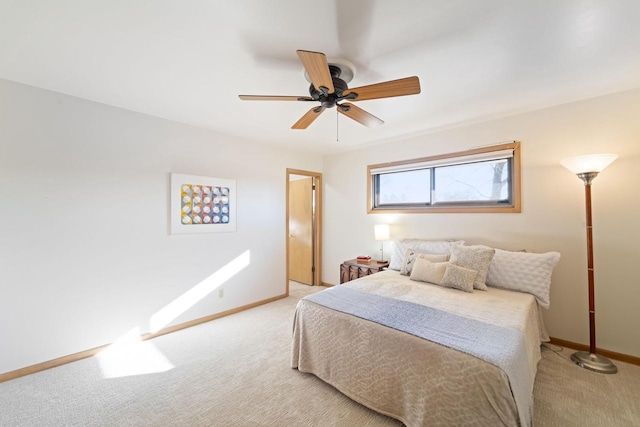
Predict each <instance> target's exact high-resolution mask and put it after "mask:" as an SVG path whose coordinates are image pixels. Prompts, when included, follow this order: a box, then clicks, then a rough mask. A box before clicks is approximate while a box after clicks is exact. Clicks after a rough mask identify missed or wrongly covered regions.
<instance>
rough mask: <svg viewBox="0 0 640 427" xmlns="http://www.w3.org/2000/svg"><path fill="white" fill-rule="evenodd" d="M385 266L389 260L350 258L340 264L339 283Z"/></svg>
mask: <svg viewBox="0 0 640 427" xmlns="http://www.w3.org/2000/svg"><path fill="white" fill-rule="evenodd" d="M386 267H389V261H384V262H380V261H373V260H371V261H369V262H362V261H358V260H356V259H350V260H349V261H345V262H343V263H342V264H340V283H344V282H348V281H350V280H354V279H358V278H360V277H364V276H368V275H370V274H374V273H377V272H379V271H382V270H383V269H384V268H386Z"/></svg>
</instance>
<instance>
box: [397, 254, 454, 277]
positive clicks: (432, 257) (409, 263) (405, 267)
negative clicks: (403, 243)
mask: <svg viewBox="0 0 640 427" xmlns="http://www.w3.org/2000/svg"><path fill="white" fill-rule="evenodd" d="M417 258H424V259H428V260H429V261H431V262H444V261H448V260H449V254H423V253H420V252H417V251H414V250H413V249H407V250H406V251H405V253H404V260H403V261H402V267H400V274H402V275H403V276H409V275H411V269H412V268H413V265H414V263H415V260H416V259H417Z"/></svg>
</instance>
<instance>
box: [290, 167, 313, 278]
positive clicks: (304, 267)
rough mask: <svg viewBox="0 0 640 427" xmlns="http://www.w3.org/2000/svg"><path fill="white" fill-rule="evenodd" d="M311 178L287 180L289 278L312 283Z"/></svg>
mask: <svg viewBox="0 0 640 427" xmlns="http://www.w3.org/2000/svg"><path fill="white" fill-rule="evenodd" d="M313 219H314V218H313V178H311V177H309V178H303V179H296V180H293V181H290V182H289V279H290V280H295V281H296V282H300V283H305V284H307V285H313V284H314V283H313Z"/></svg>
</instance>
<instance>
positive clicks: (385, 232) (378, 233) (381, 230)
mask: <svg viewBox="0 0 640 427" xmlns="http://www.w3.org/2000/svg"><path fill="white" fill-rule="evenodd" d="M373 233H374V236H375V239H376V240H380V262H384V241H385V240H389V224H377V225H376V226H375V227H374V228H373Z"/></svg>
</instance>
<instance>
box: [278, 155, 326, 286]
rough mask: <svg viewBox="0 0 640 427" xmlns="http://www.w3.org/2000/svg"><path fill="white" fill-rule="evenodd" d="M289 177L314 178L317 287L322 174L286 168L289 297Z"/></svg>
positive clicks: (317, 282) (318, 280)
mask: <svg viewBox="0 0 640 427" xmlns="http://www.w3.org/2000/svg"><path fill="white" fill-rule="evenodd" d="M291 175H302V176H308V177H311V178H315V179H314V182H315V186H316V188H315V190H316V191H315V192H314V193H313V195H314V198H313V202H315V211H314V215H315V224H314V227H313V245H314V247H313V266H314V268H315V269H314V271H313V285H314V286H318V285H320V284H322V174H321V173H319V172H311V171H305V170H301V169H291V168H287V176H286V179H287V187H286V188H287V190H286V193H287V197H286V203H287V205H286V215H285V216H286V218H285V221H286V227H285V235H284V236H285V242H286V248H287V250H286V278H287V295H289V180H290V179H291Z"/></svg>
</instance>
